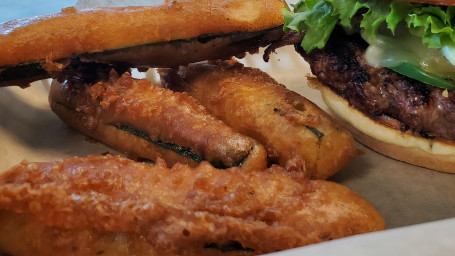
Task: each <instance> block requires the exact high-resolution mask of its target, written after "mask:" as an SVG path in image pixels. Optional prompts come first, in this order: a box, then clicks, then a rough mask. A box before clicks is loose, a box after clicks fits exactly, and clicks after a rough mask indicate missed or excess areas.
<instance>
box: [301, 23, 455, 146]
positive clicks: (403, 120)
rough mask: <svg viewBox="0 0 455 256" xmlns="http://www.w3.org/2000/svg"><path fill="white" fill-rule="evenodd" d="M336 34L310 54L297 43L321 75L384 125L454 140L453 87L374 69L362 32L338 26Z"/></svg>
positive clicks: (347, 98) (341, 94) (454, 106)
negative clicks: (367, 58)
mask: <svg viewBox="0 0 455 256" xmlns="http://www.w3.org/2000/svg"><path fill="white" fill-rule="evenodd" d="M333 33H334V35H333V36H332V37H331V39H330V40H329V41H328V42H327V45H326V46H325V47H324V48H323V49H315V50H314V51H312V52H310V53H306V52H305V51H304V50H303V49H302V48H301V47H300V46H299V47H297V48H298V49H297V50H298V51H299V52H300V53H301V54H302V55H303V57H304V58H305V60H306V61H308V62H309V63H310V66H311V71H312V72H313V74H314V75H316V76H317V78H318V80H320V81H321V82H322V83H323V84H326V85H328V86H330V88H332V90H334V91H335V92H336V93H337V94H339V95H340V96H342V97H343V98H345V99H346V100H348V101H349V103H350V105H352V106H354V107H355V108H356V109H358V110H360V111H362V112H363V113H365V114H366V115H368V116H370V117H371V118H373V119H375V120H376V121H379V122H381V123H383V124H384V125H386V126H389V127H392V128H396V129H399V130H401V131H411V132H413V133H414V134H416V135H420V136H422V137H427V138H428V137H437V138H446V139H449V140H455V130H454V129H453V124H454V123H455V91H453V90H451V91H447V90H444V89H440V88H437V87H433V86H429V85H427V84H424V83H421V82H419V81H416V80H414V79H410V78H408V77H405V76H403V75H400V74H397V73H396V72H393V71H391V70H390V69H387V68H375V67H373V66H371V65H370V64H369V63H368V62H367V61H366V60H365V50H366V48H367V46H368V44H367V43H366V42H365V41H364V40H363V39H362V38H361V37H360V36H359V35H346V34H345V33H344V32H343V31H342V29H339V28H337V29H335V30H334V32H333ZM397 120H398V124H396V121H397ZM392 121H395V122H392Z"/></svg>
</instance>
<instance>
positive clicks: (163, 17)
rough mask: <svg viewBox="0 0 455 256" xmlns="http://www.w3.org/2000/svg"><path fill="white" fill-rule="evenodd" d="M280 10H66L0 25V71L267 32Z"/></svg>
mask: <svg viewBox="0 0 455 256" xmlns="http://www.w3.org/2000/svg"><path fill="white" fill-rule="evenodd" d="M284 5H286V3H285V2H284V1H283V0H260V1H257V0H227V1H217V0H198V1H188V0H179V1H167V3H165V4H163V5H161V6H154V7H125V8H101V9H92V10H82V11H76V10H75V9H74V8H67V9H64V10H62V12H60V13H57V14H54V15H48V16H42V17H38V18H36V17H35V18H31V19H20V20H13V21H10V22H6V23H3V24H0V56H2V58H0V67H2V66H12V65H17V64H20V63H30V62H33V61H41V60H58V59H60V58H63V57H66V56H71V55H75V54H81V53H91V52H100V51H105V50H109V49H119V48H125V47H130V46H136V45H141V44H149V43H154V42H163V41H170V40H176V39H189V38H196V37H198V36H199V35H203V34H220V33H230V32H237V31H259V30H264V29H269V28H272V27H276V26H280V25H281V24H283V17H282V15H281V11H280V10H281V7H282V6H284Z"/></svg>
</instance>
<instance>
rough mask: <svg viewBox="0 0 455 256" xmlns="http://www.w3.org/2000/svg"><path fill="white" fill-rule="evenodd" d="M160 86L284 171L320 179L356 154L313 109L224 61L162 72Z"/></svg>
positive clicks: (337, 128)
mask: <svg viewBox="0 0 455 256" xmlns="http://www.w3.org/2000/svg"><path fill="white" fill-rule="evenodd" d="M159 72H160V74H161V79H162V82H163V85H164V86H167V87H169V88H171V89H172V90H175V91H184V92H187V93H188V94H189V95H191V96H192V97H194V98H195V99H197V100H198V101H199V102H200V103H201V104H202V105H204V106H205V107H206V108H207V110H208V111H209V112H210V113H211V114H213V115H214V116H216V117H218V118H219V119H221V120H223V121H224V122H225V123H227V124H228V125H229V126H231V127H233V128H234V129H235V130H237V131H239V132H240V133H242V134H245V135H248V136H250V137H252V138H255V139H256V140H258V141H259V142H260V143H261V144H262V145H264V146H265V148H266V150H267V152H268V156H269V158H270V159H272V161H273V162H274V163H278V164H280V165H282V166H284V167H286V169H288V170H299V171H304V172H305V173H306V174H307V176H308V177H310V178H315V179H325V178H327V177H329V176H331V175H333V174H334V173H335V172H337V171H338V170H339V169H341V168H342V167H343V166H345V165H346V164H347V163H349V162H350V161H351V160H352V159H353V158H354V157H355V156H356V155H357V153H356V149H355V147H354V140H353V139H352V137H351V135H350V134H349V133H348V132H347V131H345V130H344V129H343V128H341V126H339V125H338V124H336V123H335V122H333V121H332V120H331V119H330V118H329V117H328V116H327V114H325V113H324V112H323V111H322V110H321V109H319V108H318V107H317V106H316V105H314V104H313V103H311V102H310V101H309V100H307V99H305V98H304V97H302V96H300V95H299V94H297V93H295V92H292V91H290V90H287V89H286V88H285V87H284V86H283V85H280V84H278V83H277V82H276V81H275V80H274V79H273V78H271V77H270V76H269V75H267V74H266V73H264V72H262V71H260V70H258V69H254V68H245V67H243V65H241V64H240V63H235V62H233V61H232V62H229V61H217V62H203V63H196V64H190V65H188V66H187V67H181V68H180V71H179V75H177V74H176V73H175V71H174V70H172V69H161V70H160V71H159Z"/></svg>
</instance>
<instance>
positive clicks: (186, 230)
mask: <svg viewBox="0 0 455 256" xmlns="http://www.w3.org/2000/svg"><path fill="white" fill-rule="evenodd" d="M0 209H3V210H6V211H11V212H16V213H21V214H25V215H26V216H32V217H34V218H36V219H37V220H39V221H40V222H42V223H44V224H45V225H46V226H49V227H55V228H60V229H74V230H96V231H99V232H114V233H131V234H136V235H139V236H142V237H144V239H145V240H146V241H147V242H148V243H150V244H152V245H153V246H154V247H155V248H156V249H157V250H164V251H167V252H170V253H176V254H179V255H217V254H218V253H219V251H218V250H216V249H208V248H206V247H211V248H213V247H215V245H222V244H226V243H229V242H233V241H235V242H237V243H238V244H240V245H241V246H242V247H243V248H245V249H246V248H250V249H246V250H242V251H235V254H234V255H257V254H261V253H267V252H273V251H277V250H283V249H287V248H292V247H297V246H303V245H307V244H311V243H317V242H322V241H327V240H330V239H335V238H340V237H344V236H348V235H354V234H359V233H364V232H371V231H376V230H381V229H384V227H385V226H384V220H383V218H382V217H381V216H380V215H379V214H378V213H377V212H376V210H374V208H373V207H372V206H371V205H369V204H368V203H367V202H366V201H365V200H363V199H362V198H360V197H359V196H358V195H356V194H354V193H353V192H352V191H350V190H348V189H347V188H345V187H343V186H341V185H338V184H335V183H332V182H327V181H310V180H308V179H304V178H303V177H302V175H300V177H299V173H294V174H293V178H291V177H289V176H287V175H285V173H284V170H283V169H282V168H280V167H278V166H274V167H273V168H271V169H268V170H265V171H263V172H248V171H245V170H243V169H241V168H232V169H229V170H216V169H214V168H213V167H211V166H210V165H209V164H201V165H199V166H198V167H197V168H195V169H191V168H189V167H188V166H186V165H180V164H177V165H175V166H174V167H173V168H172V169H168V168H166V166H165V165H164V163H163V162H162V161H158V163H157V165H155V166H150V165H147V164H141V163H136V162H133V161H130V160H127V159H122V158H120V157H114V156H89V157H87V158H71V159H67V160H64V161H57V162H54V163H29V162H23V163H21V164H20V165H18V166H16V167H14V168H12V169H11V170H10V171H8V172H6V173H4V174H2V175H1V176H0ZM253 250H254V251H253ZM217 252H218V253H217ZM219 254H221V253H219Z"/></svg>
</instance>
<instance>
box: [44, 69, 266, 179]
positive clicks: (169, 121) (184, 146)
mask: <svg viewBox="0 0 455 256" xmlns="http://www.w3.org/2000/svg"><path fill="white" fill-rule="evenodd" d="M49 102H50V105H51V108H52V110H53V111H54V112H55V113H56V114H57V115H58V116H59V117H60V118H61V119H62V120H64V121H65V122H67V123H68V124H70V125H71V126H72V127H74V128H76V129H77V130H79V131H80V132H82V133H84V134H86V135H89V136H92V137H94V138H96V139H98V140H100V141H102V142H104V143H106V144H107V145H109V146H111V147H113V148H115V149H117V150H119V151H120V152H122V153H125V154H126V155H127V156H129V157H131V158H133V159H137V158H143V159H149V160H152V161H154V160H155V159H156V158H158V157H160V158H163V159H165V160H166V162H167V163H168V165H173V164H175V163H177V162H182V163H186V164H189V165H191V166H196V165H197V164H199V163H200V162H201V161H203V160H206V161H209V162H211V163H212V164H213V165H215V166H217V167H221V168H225V167H231V166H237V165H241V166H243V167H244V168H246V169H255V170H262V169H265V168H266V164H267V163H266V152H265V149H264V147H262V146H261V145H259V144H258V143H257V142H256V141H255V140H253V139H251V138H249V137H247V136H244V135H242V134H239V133H237V132H235V131H234V130H233V129H231V128H230V127H228V126H227V125H226V124H224V123H223V122H222V121H220V120H218V119H216V118H214V117H212V116H211V115H210V114H209V113H208V112H207V111H206V110H205V109H204V108H203V107H202V106H201V105H200V104H199V103H197V102H196V101H195V100H194V99H192V98H191V97H189V96H188V95H186V94H183V93H174V92H172V91H170V90H167V89H164V88H161V87H158V86H155V85H153V84H152V83H150V82H149V81H147V80H145V79H142V80H138V79H134V78H132V77H131V75H130V74H129V73H125V74H123V75H122V76H121V77H120V78H118V77H117V75H116V74H115V73H111V78H110V80H109V81H107V82H98V83H96V84H95V85H93V86H86V87H84V86H82V88H79V89H75V88H73V87H69V86H64V85H62V84H60V83H58V82H57V81H54V82H53V84H52V87H51V92H50V94H49ZM162 143H167V145H162ZM169 145H174V146H177V147H179V149H170V148H169V147H166V146H169Z"/></svg>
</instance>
